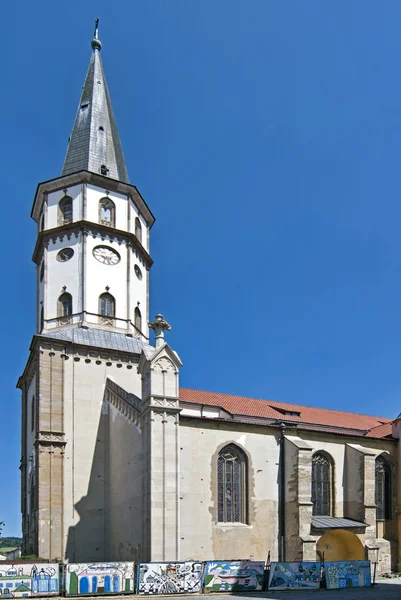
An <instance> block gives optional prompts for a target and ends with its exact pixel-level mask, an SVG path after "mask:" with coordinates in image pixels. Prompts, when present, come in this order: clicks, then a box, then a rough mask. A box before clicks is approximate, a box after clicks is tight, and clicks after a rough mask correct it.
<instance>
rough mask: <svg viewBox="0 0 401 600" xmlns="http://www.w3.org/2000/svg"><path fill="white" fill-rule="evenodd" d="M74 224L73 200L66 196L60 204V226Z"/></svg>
mask: <svg viewBox="0 0 401 600" xmlns="http://www.w3.org/2000/svg"><path fill="white" fill-rule="evenodd" d="M68 223H72V198H70V196H64V198H61V200H60V202H59V203H58V224H59V225H67V224H68Z"/></svg>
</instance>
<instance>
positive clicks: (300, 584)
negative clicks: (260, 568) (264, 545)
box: [269, 562, 321, 591]
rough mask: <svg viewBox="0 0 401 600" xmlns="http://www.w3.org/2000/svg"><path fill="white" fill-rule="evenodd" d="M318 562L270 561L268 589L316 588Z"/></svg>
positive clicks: (317, 584)
mask: <svg viewBox="0 0 401 600" xmlns="http://www.w3.org/2000/svg"><path fill="white" fill-rule="evenodd" d="M320 572H321V564H320V562H272V563H271V566H270V574H269V590H273V591H274V590H288V589H291V590H318V589H319V587H320Z"/></svg>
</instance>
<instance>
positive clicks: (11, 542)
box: [0, 522, 22, 548]
mask: <svg viewBox="0 0 401 600" xmlns="http://www.w3.org/2000/svg"><path fill="white" fill-rule="evenodd" d="M2 525H4V523H2V522H0V533H1V527H2ZM21 544H22V538H21V537H0V548H19V547H20V546H21Z"/></svg>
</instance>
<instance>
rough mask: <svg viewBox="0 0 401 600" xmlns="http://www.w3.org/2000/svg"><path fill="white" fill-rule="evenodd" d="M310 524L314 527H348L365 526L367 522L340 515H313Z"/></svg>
mask: <svg viewBox="0 0 401 600" xmlns="http://www.w3.org/2000/svg"><path fill="white" fill-rule="evenodd" d="M312 526H313V527H316V529H349V528H351V527H367V524H366V523H361V522H360V521H354V520H353V519H344V518H342V517H328V516H327V517H326V516H316V515H315V516H313V517H312Z"/></svg>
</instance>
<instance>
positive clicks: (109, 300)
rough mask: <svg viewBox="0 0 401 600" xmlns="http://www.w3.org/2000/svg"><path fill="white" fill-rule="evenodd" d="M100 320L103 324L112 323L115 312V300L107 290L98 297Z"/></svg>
mask: <svg viewBox="0 0 401 600" xmlns="http://www.w3.org/2000/svg"><path fill="white" fill-rule="evenodd" d="M99 312H100V322H101V323H102V324H103V325H113V324H114V317H115V314H116V301H115V299H114V296H112V295H111V294H109V293H108V292H106V293H104V294H101V296H100V297H99Z"/></svg>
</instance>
